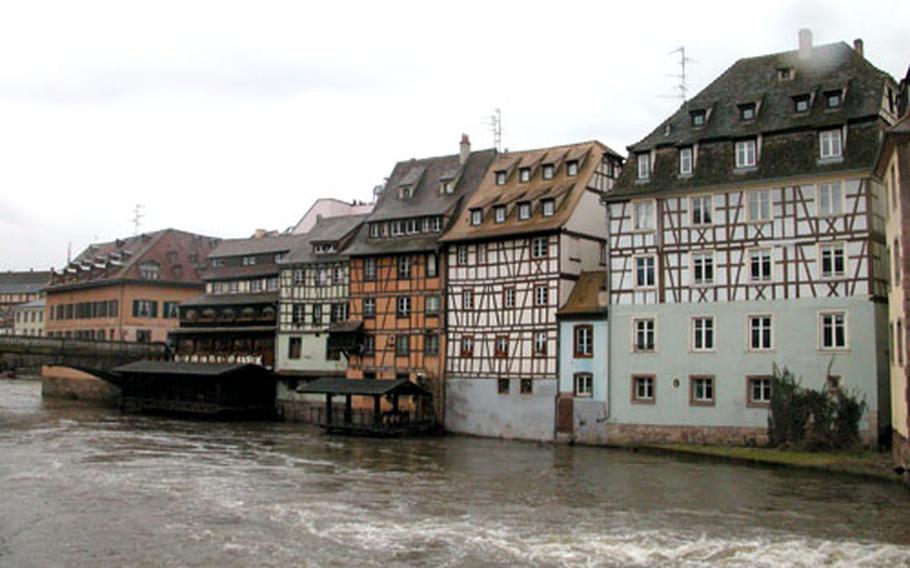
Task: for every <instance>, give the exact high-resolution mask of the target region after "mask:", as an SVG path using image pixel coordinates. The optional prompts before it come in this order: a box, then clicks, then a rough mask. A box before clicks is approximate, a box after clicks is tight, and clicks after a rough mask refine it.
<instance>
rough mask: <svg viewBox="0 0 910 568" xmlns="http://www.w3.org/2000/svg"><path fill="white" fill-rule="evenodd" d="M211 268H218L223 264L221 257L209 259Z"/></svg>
mask: <svg viewBox="0 0 910 568" xmlns="http://www.w3.org/2000/svg"><path fill="white" fill-rule="evenodd" d="M211 264H212V268H220V267H222V266H224V259H223V258H213V259H211Z"/></svg>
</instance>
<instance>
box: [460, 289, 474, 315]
mask: <svg viewBox="0 0 910 568" xmlns="http://www.w3.org/2000/svg"><path fill="white" fill-rule="evenodd" d="M461 309H463V310H473V309H474V290H462V292H461Z"/></svg>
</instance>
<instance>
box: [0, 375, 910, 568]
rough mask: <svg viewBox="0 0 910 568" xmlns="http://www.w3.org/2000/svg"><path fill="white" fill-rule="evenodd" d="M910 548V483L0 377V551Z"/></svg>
mask: <svg viewBox="0 0 910 568" xmlns="http://www.w3.org/2000/svg"><path fill="white" fill-rule="evenodd" d="M491 564H498V565H505V564H533V565H562V564H580V565H605V566H724V565H731V566H733V565H761V566H777V565H804V566H817V565H820V564H832V565H841V566H851V567H852V566H889V567H891V566H910V492H905V491H903V490H902V489H901V488H900V487H899V486H898V485H896V484H895V485H889V484H881V483H868V482H862V481H857V480H855V479H851V478H846V477H836V476H834V477H832V476H823V475H816V474H810V473H802V472H793V471H786V470H766V469H753V468H749V467H742V466H734V465H724V464H707V463H696V462H691V461H683V460H675V459H671V458H664V457H653V456H644V455H639V454H633V453H627V452H620V451H610V450H604V449H597V448H578V447H575V448H572V447H565V446H550V445H537V444H525V443H516V442H502V441H495V440H479V439H471V438H461V437H447V438H442V439H421V440H368V439H345V438H334V437H326V436H322V435H320V434H319V432H317V431H315V430H313V429H310V428H307V427H303V426H300V425H296V424H262V423H255V424H225V423H207V422H193V421H180V420H170V419H162V418H150V417H137V416H124V415H121V414H120V413H119V412H118V411H117V410H112V409H107V408H99V407H91V406H84V405H79V404H76V403H72V402H51V401H44V402H42V400H41V396H40V385H39V384H38V383H37V382H25V381H0V566H17V567H18V566H42V567H43V566H61V565H66V566H184V565H206V566H210V565H215V566H221V567H227V566H254V565H255V566H287V565H312V566H325V565H335V566H342V565H343V566H371V565H375V566H380V565H381V566H389V565H392V566H394V565H418V566H419V565H423V566H434V567H436V566H477V565H491Z"/></svg>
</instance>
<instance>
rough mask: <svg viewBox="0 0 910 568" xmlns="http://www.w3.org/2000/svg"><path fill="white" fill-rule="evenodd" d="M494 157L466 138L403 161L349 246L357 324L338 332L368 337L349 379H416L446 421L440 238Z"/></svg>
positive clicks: (354, 356) (353, 316) (354, 358)
mask: <svg viewBox="0 0 910 568" xmlns="http://www.w3.org/2000/svg"><path fill="white" fill-rule="evenodd" d="M493 156H494V151H493V150H483V151H478V152H472V151H471V147H470V142H469V141H468V139H467V136H463V137H462V140H461V146H460V152H459V153H458V154H454V155H449V156H441V157H434V158H424V159H412V160H406V161H403V162H399V163H397V164H396V165H395V168H394V169H393V170H392V173H391V175H390V176H389V178H388V180H387V182H386V184H385V187H384V189H383V190H382V192H381V193H380V195H379V198H378V200H377V202H376V205H375V207H374V208H373V212H372V213H371V214H370V215H369V217H368V218H367V220H366V221H365V227H364V229H363V230H361V231H360V233H359V234H358V237H357V238H356V239H355V241H354V243H353V244H352V245H351V247H350V248H349V249H348V254H349V256H350V257H351V285H350V297H351V300H350V307H351V318H350V319H351V329H350V330H348V331H346V332H345V331H341V330H340V331H339V332H338V335H344V334H358V336H359V337H362V339H359V340H358V341H360V344H361V348H360V350H359V352H358V353H357V354H352V356H351V358H350V363H349V366H348V369H347V376H348V378H365V379H400V378H407V379H409V380H411V381H415V382H417V383H418V384H420V385H421V386H423V387H425V388H426V389H427V390H429V391H430V392H431V393H432V394H433V404H434V408H435V411H436V415H437V417H439V418H441V415H442V397H443V389H442V380H443V370H444V366H443V357H444V353H445V351H444V350H445V308H444V305H443V301H444V300H443V295H444V291H445V260H444V259H443V258H442V257H440V255H439V251H438V244H437V242H438V239H439V238H440V236H442V234H443V232H444V231H445V230H446V229H447V228H448V227H449V225H450V224H451V223H452V221H453V220H454V219H455V218H456V217H457V216H458V215H459V214H460V212H461V210H462V207H463V205H464V201H465V200H466V199H467V198H468V197H470V195H471V194H472V193H473V192H474V191H475V189H476V188H477V186H478V184H479V183H480V180H481V179H482V178H483V176H484V174H485V172H486V171H487V167H488V166H489V164H490V162H491V161H492V159H493ZM355 328H356V329H355ZM339 341H347V340H346V339H345V338H343V337H339Z"/></svg>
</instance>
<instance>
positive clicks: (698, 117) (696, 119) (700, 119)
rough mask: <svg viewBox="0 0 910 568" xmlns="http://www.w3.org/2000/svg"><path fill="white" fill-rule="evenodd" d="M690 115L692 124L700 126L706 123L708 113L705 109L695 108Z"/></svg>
mask: <svg viewBox="0 0 910 568" xmlns="http://www.w3.org/2000/svg"><path fill="white" fill-rule="evenodd" d="M689 116H690V117H691V118H692V126H695V127H699V126H704V125H705V119H706V118H707V113H705V111H703V110H693V111H692V112H690V113H689Z"/></svg>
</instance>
